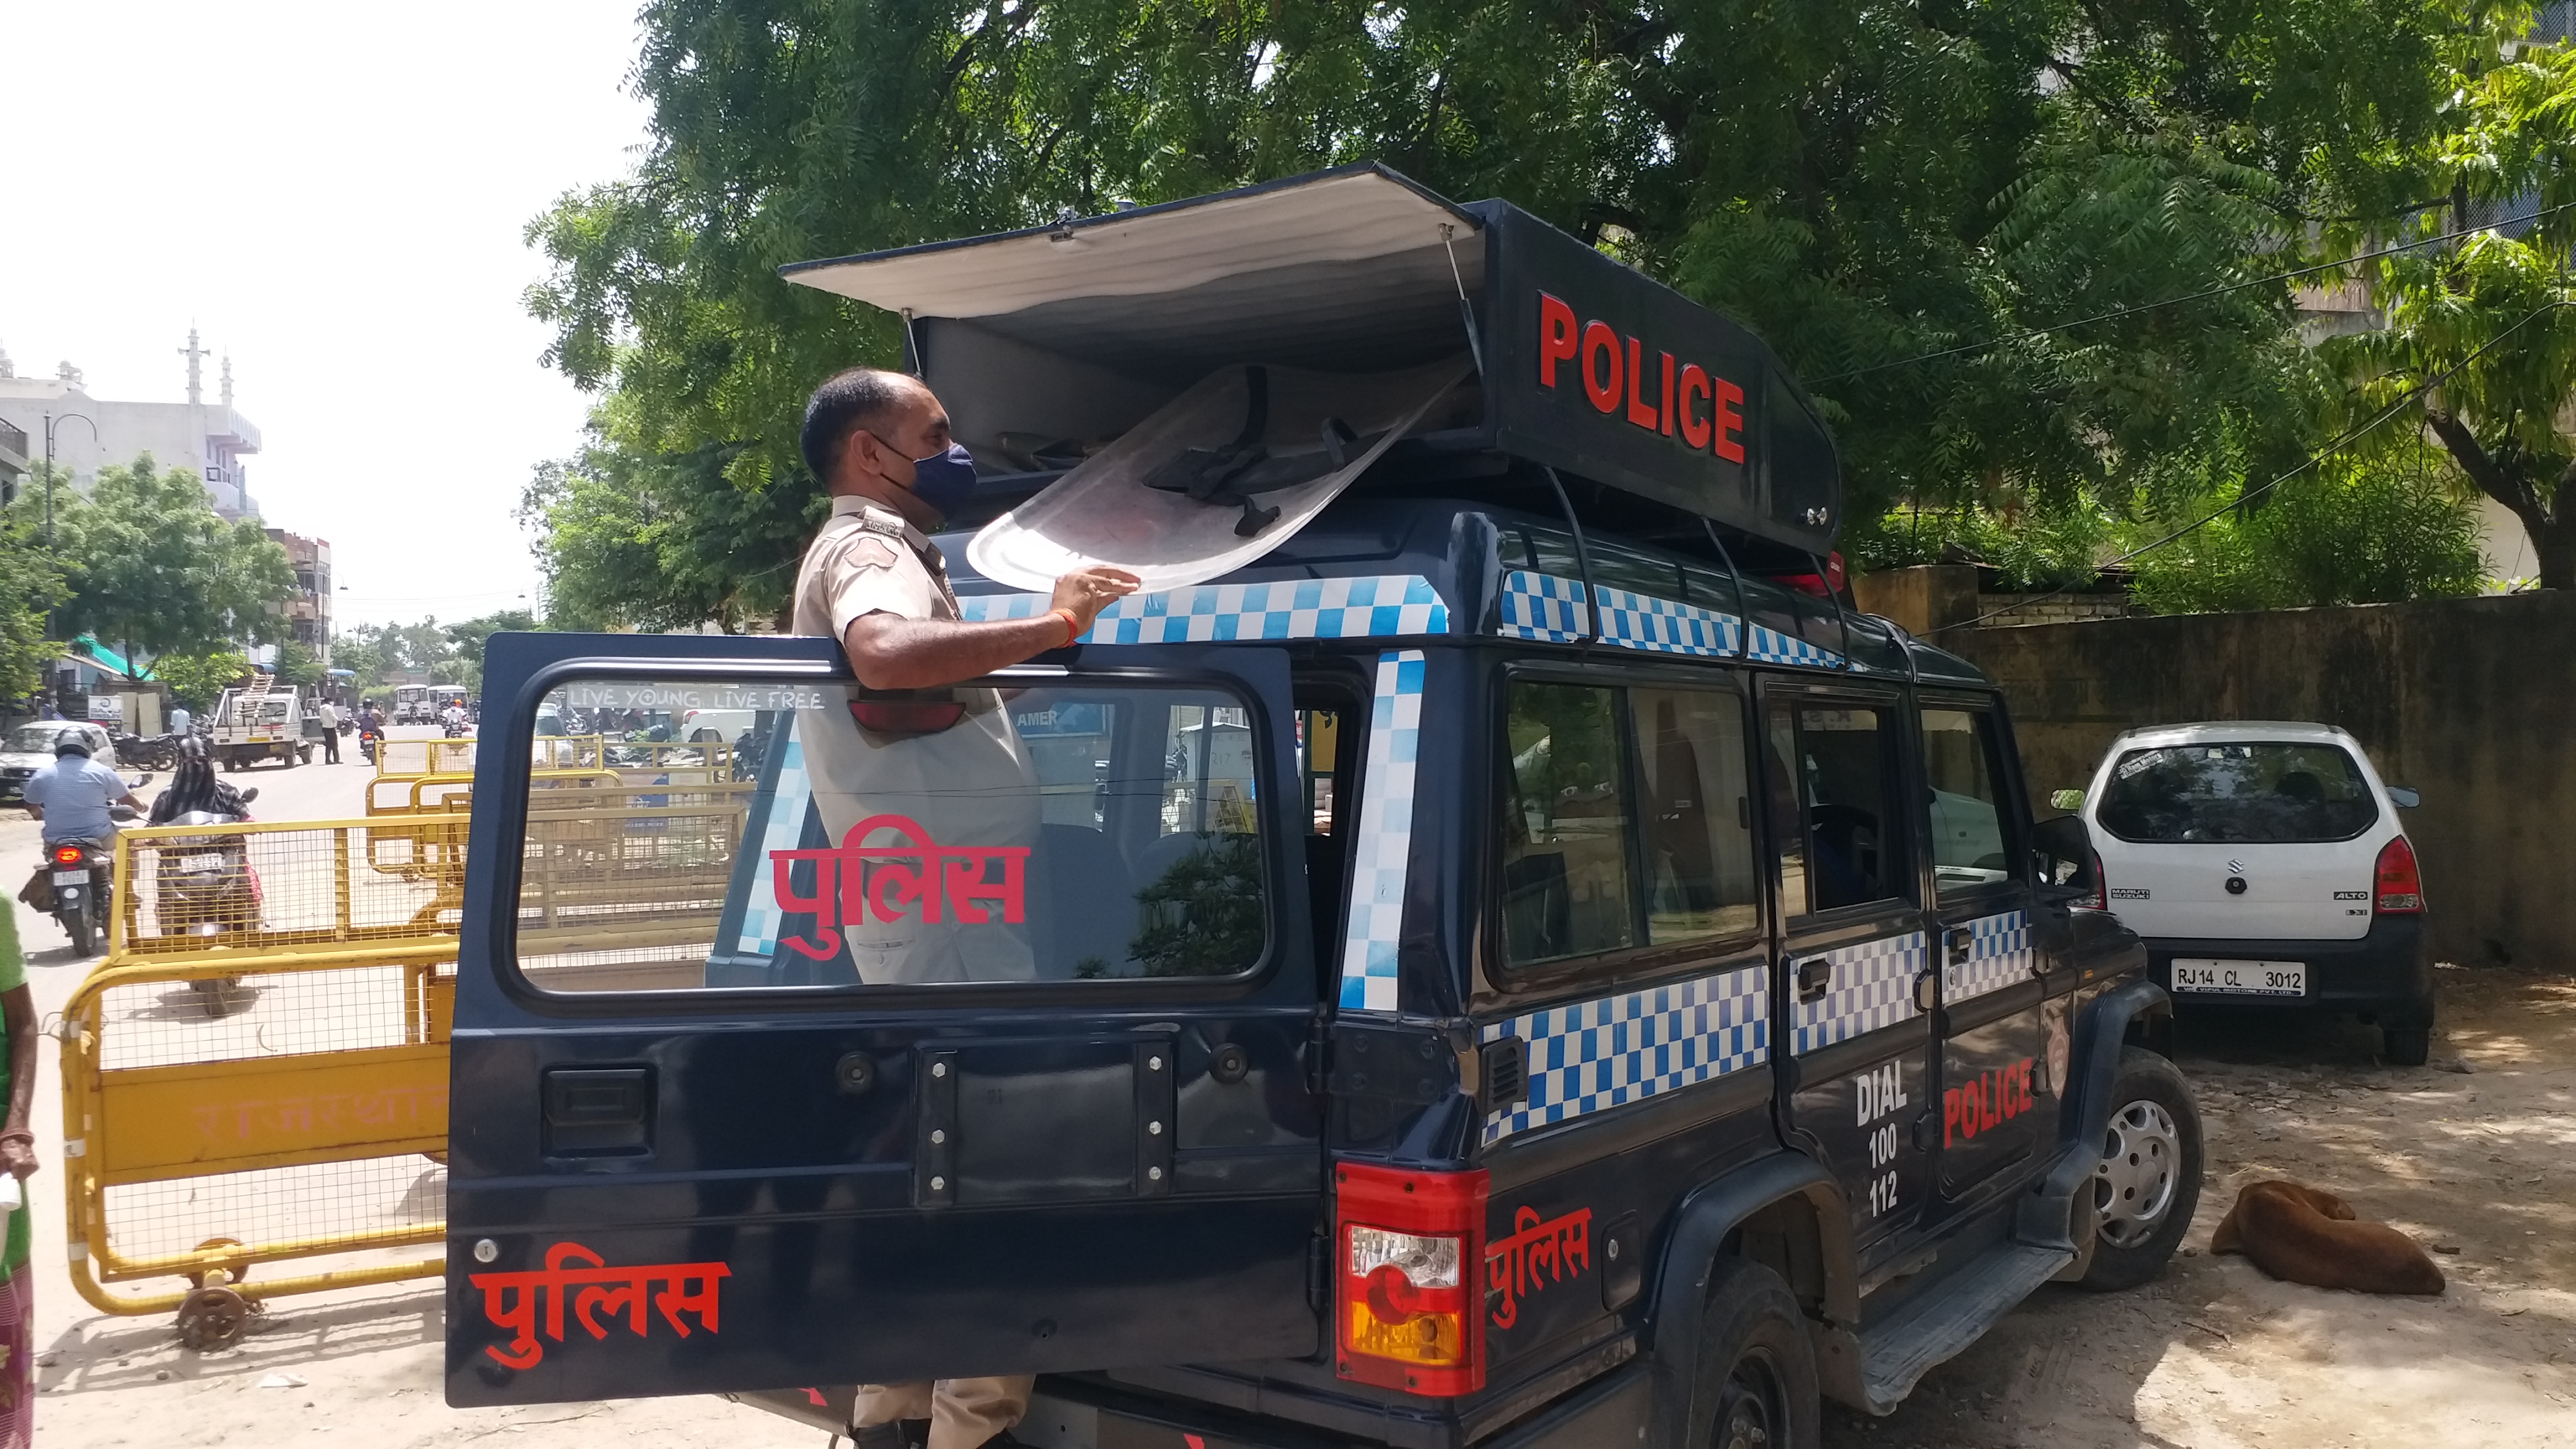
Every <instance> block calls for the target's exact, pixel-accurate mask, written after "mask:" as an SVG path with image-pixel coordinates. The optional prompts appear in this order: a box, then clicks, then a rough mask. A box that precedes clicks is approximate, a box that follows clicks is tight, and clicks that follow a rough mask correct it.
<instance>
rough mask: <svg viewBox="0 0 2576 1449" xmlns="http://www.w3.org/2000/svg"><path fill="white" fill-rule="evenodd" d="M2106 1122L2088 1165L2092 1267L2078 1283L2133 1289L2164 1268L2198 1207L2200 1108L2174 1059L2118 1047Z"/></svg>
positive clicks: (2087, 1285)
mask: <svg viewBox="0 0 2576 1449" xmlns="http://www.w3.org/2000/svg"><path fill="white" fill-rule="evenodd" d="M2111 1103H2112V1106H2111V1122H2110V1125H2109V1126H2108V1127H2107V1128H2106V1129H2105V1130H2104V1132H2103V1141H2102V1159H2101V1161H2100V1162H2099V1163H2097V1164H2095V1166H2094V1169H2093V1223H2094V1232H2095V1234H2096V1237H2095V1241H2094V1244H2093V1266H2092V1267H2091V1268H2090V1269H2088V1270H2087V1271H2086V1272H2085V1274H2084V1276H2083V1277H2082V1278H2081V1279H2079V1280H2078V1282H2079V1283H2080V1284H2081V1285H2082V1286H2083V1287H2086V1288H2091V1289H2095V1290H2097V1291H2107V1290H2110V1289H2117V1288H2135V1287H2136V1286H2138V1285H2139V1284H2141V1283H2144V1282H2146V1281H2147V1280H2148V1279H2150V1278H2153V1277H2154V1276H2156V1274H2157V1273H2158V1272H2160V1271H2162V1270H2163V1268H2164V1266H2165V1262H2166V1260H2167V1259H2169V1258H2171V1257H2172V1256H2173V1254H2174V1249H2175V1248H2177V1247H2180V1246H2181V1245H2182V1235H2183V1234H2184V1233H2186V1232H2188V1231H2190V1230H2191V1215H2192V1213H2193V1212H2194V1211H2195V1210H2196V1209H2198V1208H2199V1206H2200V1172H2201V1158H2200V1109H2199V1107H2197V1106H2196V1105H2194V1104H2193V1102H2192V1098H2191V1084H2190V1083H2189V1082H2187V1081H2185V1080H2183V1075H2182V1073H2181V1071H2180V1070H2178V1069H2177V1068H2176V1067H2175V1066H2174V1064H2173V1063H2172V1062H2169V1061H2167V1060H2165V1059H2164V1058H2163V1057H2160V1056H2157V1055H2156V1054H2155V1053H2153V1052H2151V1051H2147V1050H2146V1049H2144V1048H2142V1047H2133V1046H2132V1047H2122V1048H2121V1049H2120V1073H2119V1076H2118V1078H2117V1079H2115V1080H2114V1081H2113V1082H2112V1083H2111Z"/></svg>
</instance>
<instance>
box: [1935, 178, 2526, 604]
mask: <svg viewBox="0 0 2576 1449" xmlns="http://www.w3.org/2000/svg"><path fill="white" fill-rule="evenodd" d="M2569 204H2570V205H2576V202H2571V203H2569ZM2552 209H2553V210H2554V209H2555V208H2552ZM2561 307H2576V302H2544V303H2542V304H2541V305H2539V306H2538V307H2535V308H2533V309H2532V310H2531V311H2530V312H2529V313H2528V314H2527V315H2525V316H2523V317H2521V318H2519V319H2517V320H2516V321H2515V322H2514V324H2513V325H2512V326H2510V327H2507V328H2506V329H2504V330H2503V331H2502V332H2499V333H2497V334H2496V335H2495V336H2493V337H2490V338H2488V339H2487V340H2486V341H2484V342H2482V343H2480V344H2478V348H2477V350H2476V351H2474V352H2471V353H2470V354H2469V355H2468V356H2466V357H2463V358H2461V359H2460V360H2459V361H2457V362H2455V363H2453V364H2451V365H2450V366H2449V367H2447V368H2444V369H2443V370H2442V371H2441V372H2440V373H2438V374H2436V375H2435V376H2432V377H2428V378H2426V379H2424V381H2422V382H2420V383H2418V384H2416V385H2415V386H2414V387H2413V388H2410V389H2408V391H2407V392H2406V394H2405V396H2403V397H2400V398H2399V399H2397V401H2395V402H2393V403H2390V404H2389V405H2388V406H2386V407H2384V408H2382V409H2380V410H2379V411H2378V412H2377V413H2375V414H2373V415H2372V416H2371V417H2370V419H2369V420H2368V421H2366V422H2363V423H2360V424H2357V425H2355V426H2354V427H2352V428H2350V429H2347V430H2346V431H2345V432H2344V433H2343V435H2342V436H2340V437H2338V438H2336V439H2335V440H2334V441H2333V442H2330V443H2328V444H2326V445H2325V446H2324V447H2322V448H2319V449H2318V450H2317V451H2315V452H2313V453H2311V454H2309V455H2308V457H2307V461H2305V462H2303V463H2301V464H2299V466H2297V467H2295V468H2292V469H2291V470H2290V471H2289V472H2287V473H2284V474H2282V475H2281V476H2280V477H2278V478H2275V479H2273V480H2272V481H2271V482H2269V483H2266V484H2264V485H2263V486H2262V487H2260V488H2257V489H2254V490H2253V491H2251V492H2248V493H2240V494H2238V495H2237V496H2236V499H2235V501H2234V502H2231V503H2226V504H2222V505H2220V506H2219V507H2218V508H2216V509H2214V510H2212V511H2211V512H2209V513H2206V514H2203V515H2202V516H2201V517H2199V518H2195V519H2193V520H2192V521H2191V522H2189V523H2186V524H2184V525H2183V526H2182V527H2180V528H2177V529H2175V530H2174V531H2173V532H2171V533H2168V534H2166V535H2165V536H2164V537H2162V538H2160V539H2157V540H2156V541H2155V542H2153V543H2149V544H2142V545H2140V546H2138V547H2136V548H2133V549H2131V550H2129V551H2128V552H2127V553H2124V554H2122V555H2120V556H2119V557H2118V558H2115V559H2109V560H2106V561H2104V562H2103V563H2100V564H2097V565H2095V566H2094V570H2093V571H2094V572H2095V573H2097V574H2098V573H2100V572H2102V571H2103V570H2104V569H2113V568H2118V567H2119V566H2120V565H2122V564H2124V563H2127V562H2129V561H2130V560H2132V559H2135V558H2138V557H2140V556H2141V555H2144V554H2148V553H2152V552H2154V551H2155V550H2157V549H2160V548H2162V547H2164V546H2165V545H2166V544H2169V543H2172V542H2173V541H2174V540H2176V539H2178V538H2181V537H2182V536H2184V535H2185V534H2188V533H2190V532H2192V531H2193V530H2195V529H2198V528H2200V527H2202V526H2203V525H2206V524H2209V523H2212V522H2215V521H2216V520H2218V519H2220V518H2224V517H2226V516H2227V515H2228V514H2230V513H2233V512H2235V511H2236V510H2237V509H2240V508H2242V507H2244V506H2245V505H2246V504H2248V503H2251V502H2253V501H2254V500H2255V499H2257V498H2260V497H2262V496H2263V495H2264V494H2266V493H2269V492H2271V491H2272V490H2273V489H2275V488H2278V487H2280V486H2281V485H2282V484H2284V483H2287V482H2289V481H2290V480H2291V479H2293V478H2296V477H2298V476H2299V475H2300V474H2302V473H2305V472H2307V471H2308V470H2309V469H2311V468H2314V467H2315V466H2317V465H2318V464H2319V463H2322V462H2324V461H2325V460H2326V459H2328V458H2331V457H2333V456H2334V455H2335V454H2336V453H2337V452H2339V451H2341V450H2342V449H2343V448H2344V447H2345V446H2346V445H2347V444H2349V443H2351V442H2352V441H2353V440H2354V439H2356V438H2359V437H2360V436H2361V435H2362V434H2364V433H2367V432H2369V431H2370V430H2371V429H2373V428H2375V427H2378V426H2379V425H2380V424H2381V423H2384V422H2386V421H2388V420H2389V419H2390V418H2393V417H2395V416H2397V414H2398V413H2399V412H2401V411H2403V410H2404V409H2406V408H2407V407H2409V406H2411V405H2412V404H2414V403H2415V402H2416V401H2418V400H2419V399H2421V398H2422V397H2423V396H2424V395H2425V394H2426V393H2429V392H2431V391H2432V390H2433V389H2435V388H2437V387H2440V386H2441V385H2442V384H2443V383H2446V382H2448V381H2450V380H2451V379H2452V378H2454V377H2457V376H2458V375H2459V373H2460V370H2461V369H2462V368H2465V367H2467V366H2468V365H2469V364H2470V363H2472V362H2475V361H2477V360H2478V359H2479V358H2481V357H2484V356H2485V355H2486V354H2487V352H2488V350H2489V349H2491V348H2493V347H2495V346H2496V345H2497V344H2498V343H2501V342H2503V341H2504V340H2505V339H2506V338H2508V337H2511V336H2512V335H2513V334H2515V333H2516V332H2519V331H2521V330H2522V329H2523V328H2524V326H2526V325H2527V324H2529V323H2530V322H2532V321H2533V320H2534V319H2536V318H2538V317H2540V316H2541V315H2542V314H2543V313H2547V312H2555V311H2557V310H2558V309H2559V308H2561ZM2073 592H2074V589H2073V588H2072V587H2071V586H2067V585H2060V586H2058V587H2057V588H2054V589H2051V590H2049V591H2048V592H2047V593H2044V594H2035V595H2033V596H2031V597H2030V598H2027V599H2022V600H2019V601H2017V602H2014V603H2010V604H2006V605H2004V606H2003V607H2002V608H2000V609H1994V610H1990V611H1989V612H1986V613H1983V614H1979V615H1978V616H1977V617H1975V618H1973V619H1970V620H1967V621H1966V622H1964V623H1959V624H1944V625H1942V626H1941V627H1940V628H1938V629H1935V630H1933V631H1932V632H1933V633H1935V634H1946V633H1949V632H1950V631H1951V630H1953V629H1973V628H1975V627H1977V626H1978V625H1979V624H1982V623H1984V622H1986V621H1987V620H1988V619H2000V618H2002V617H2003V616H2004V615H2006V614H2010V613H2015V612H2018V611H2020V610H2022V609H2027V608H2030V607H2031V606H2033V605H2035V604H2044V603H2047V602H2048V601H2049V600H2051V599H2056V598H2063V597H2064V596H2066V595H2067V594H2070V593H2073Z"/></svg>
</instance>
